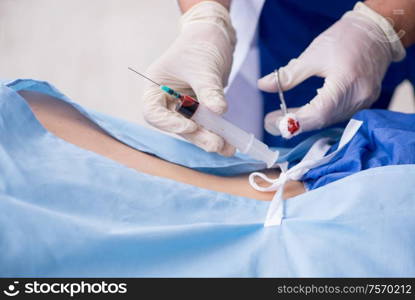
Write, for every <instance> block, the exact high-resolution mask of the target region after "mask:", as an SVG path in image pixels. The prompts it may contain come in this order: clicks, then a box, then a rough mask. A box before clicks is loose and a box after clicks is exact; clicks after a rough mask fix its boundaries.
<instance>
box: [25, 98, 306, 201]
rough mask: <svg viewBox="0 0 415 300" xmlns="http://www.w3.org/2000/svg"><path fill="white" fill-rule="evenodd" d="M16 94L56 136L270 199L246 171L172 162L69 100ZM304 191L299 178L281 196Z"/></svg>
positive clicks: (170, 174) (149, 167) (122, 159)
mask: <svg viewBox="0 0 415 300" xmlns="http://www.w3.org/2000/svg"><path fill="white" fill-rule="evenodd" d="M19 94H20V95H21V96H23V97H24V98H25V99H26V101H27V102H28V104H29V105H30V107H31V109H32V111H33V113H34V115H35V116H36V118H37V119H38V120H39V122H40V123H41V124H42V125H43V126H44V127H45V128H46V130H48V131H49V132H51V133H52V134H54V135H55V136H57V137H59V138H61V139H63V140H65V141H67V142H69V143H71V144H74V145H76V146H78V147H80V148H83V149H86V150H90V151H93V152H95V153H97V154H99V155H102V156H105V157H108V158H110V159H112V160H114V161H116V162H118V163H120V164H122V165H124V166H127V167H130V168H133V169H136V170H137V171H139V172H142V173H146V174H150V175H154V176H158V177H164V178H169V179H173V180H175V181H179V182H183V183H187V184H191V185H194V186H197V187H200V188H204V189H209V190H214V191H218V192H223V193H228V194H232V195H237V196H243V197H248V198H252V199H257V200H271V199H272V197H273V196H274V193H275V192H266V193H264V192H258V191H256V190H254V189H253V188H252V187H251V186H250V185H249V183H248V175H249V174H244V175H240V176H231V177H224V176H214V175H209V174H205V173H202V172H199V171H196V170H193V169H190V168H186V167H183V166H179V165H176V164H173V163H171V162H168V161H165V160H162V159H160V158H158V157H155V156H153V155H149V154H147V153H144V152H140V151H138V150H136V149H134V148H132V147H130V146H128V145H126V144H124V143H122V142H120V141H118V140H116V139H114V138H113V137H111V136H110V135H108V134H107V133H105V132H104V131H103V130H102V129H101V128H100V127H98V126H97V125H95V124H94V123H92V122H91V121H90V120H89V119H87V118H86V117H84V116H83V115H81V114H80V113H79V112H78V111H77V110H76V109H74V108H73V107H72V106H70V105H69V104H66V103H64V102H62V101H60V100H57V99H55V98H53V97H50V96H47V95H44V94H40V93H36V92H29V91H21V92H19ZM264 173H265V174H267V175H268V176H269V177H271V178H277V177H278V176H279V172H278V171H277V170H275V169H274V170H265V171H264ZM258 183H259V184H261V185H263V184H264V183H263V182H262V183H261V182H258ZM304 192H305V190H304V186H303V184H302V183H301V182H298V181H295V182H289V183H288V184H287V186H286V188H285V191H284V196H285V198H290V197H294V196H296V195H299V194H302V193H304Z"/></svg>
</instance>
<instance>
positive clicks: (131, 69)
mask: <svg viewBox="0 0 415 300" xmlns="http://www.w3.org/2000/svg"><path fill="white" fill-rule="evenodd" d="M128 69H129V70H130V71H133V72H135V73H137V74H138V75H140V76H142V77H144V78H145V79H147V80H150V81H151V82H152V83H154V84H157V85H158V86H161V84H160V83H157V82H155V81H154V80H153V79H150V78H148V77H147V76H146V75H144V74H141V73H140V72H138V71H136V70H134V69H133V68H130V67H128Z"/></svg>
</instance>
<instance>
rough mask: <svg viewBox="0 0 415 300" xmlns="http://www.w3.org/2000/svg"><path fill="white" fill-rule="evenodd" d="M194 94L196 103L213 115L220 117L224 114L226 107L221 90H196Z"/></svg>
mask: <svg viewBox="0 0 415 300" xmlns="http://www.w3.org/2000/svg"><path fill="white" fill-rule="evenodd" d="M195 93H196V97H197V99H198V101H199V102H200V103H202V104H203V105H205V106H206V107H207V108H209V109H210V110H211V111H213V112H214V113H217V114H220V115H221V114H223V113H224V112H226V110H227V108H228V105H227V103H226V100H225V94H224V92H223V89H222V88H210V87H209V88H207V87H205V88H200V89H199V90H196V91H195Z"/></svg>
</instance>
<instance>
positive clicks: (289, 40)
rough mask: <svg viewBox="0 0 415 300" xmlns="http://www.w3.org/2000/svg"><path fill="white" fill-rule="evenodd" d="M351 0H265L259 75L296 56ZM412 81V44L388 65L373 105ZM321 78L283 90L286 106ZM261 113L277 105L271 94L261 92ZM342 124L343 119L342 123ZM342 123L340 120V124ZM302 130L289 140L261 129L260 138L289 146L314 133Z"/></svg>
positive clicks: (383, 104)
mask: <svg viewBox="0 0 415 300" xmlns="http://www.w3.org/2000/svg"><path fill="white" fill-rule="evenodd" d="M356 2H357V1H355V0H342V1H333V0H313V1H311V0H268V1H266V3H265V5H264V8H263V10H262V14H261V17H260V21H259V40H258V43H259V49H260V66H261V76H265V75H266V74H268V73H270V72H272V71H273V70H275V69H276V68H279V67H281V66H284V65H286V64H287V63H288V62H289V61H290V60H291V59H292V58H295V57H298V56H299V55H300V54H301V53H302V52H303V51H304V50H305V49H306V48H307V46H308V45H309V44H310V43H311V42H312V40H313V39H314V38H316V37H317V36H318V35H319V34H320V33H322V32H323V31H324V30H326V29H327V28H328V27H330V26H331V25H332V24H333V23H334V22H336V21H337V20H338V19H339V18H341V16H342V15H343V14H344V13H345V12H346V11H348V10H351V9H353V6H354V5H355V4H356ZM405 79H409V80H410V81H411V82H412V84H414V83H415V47H414V46H413V47H411V48H409V49H407V56H406V58H405V60H403V61H401V62H399V63H393V64H391V66H390V67H389V69H388V71H387V73H386V76H385V78H384V80H383V83H382V92H381V95H380V97H379V99H378V101H376V102H375V103H374V105H373V106H372V107H374V108H387V107H388V105H389V102H390V100H391V97H392V95H393V93H394V91H395V88H396V86H397V85H398V84H400V83H401V82H402V81H403V80H405ZM323 81H324V80H323V79H322V78H317V77H313V78H310V79H308V80H306V81H305V82H303V83H302V84H300V85H298V86H297V87H296V88H294V89H292V90H291V91H288V92H286V98H287V105H288V107H298V106H302V105H304V104H306V103H307V102H309V101H310V100H311V99H312V98H313V97H314V96H315V95H316V89H318V88H319V87H321V86H322V85H323ZM262 94H263V99H264V117H265V114H266V113H268V112H271V111H274V110H277V109H279V102H278V101H277V98H276V95H275V94H270V93H262ZM344 124H346V123H344ZM344 124H340V125H341V126H343V125H344ZM314 133H315V132H311V133H304V134H300V135H299V136H297V137H294V138H292V139H291V140H284V139H282V138H281V137H275V136H272V135H270V134H269V133H267V132H266V131H265V130H264V141H265V143H267V144H268V145H271V146H276V145H278V146H280V147H281V146H282V147H293V146H294V145H296V144H298V143H299V142H300V141H301V140H304V139H305V138H306V137H308V136H310V135H312V134H314Z"/></svg>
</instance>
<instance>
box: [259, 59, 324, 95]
mask: <svg viewBox="0 0 415 300" xmlns="http://www.w3.org/2000/svg"><path fill="white" fill-rule="evenodd" d="M278 73H279V74H278V75H279V83H280V84H281V89H282V90H283V91H287V90H290V89H292V88H293V87H295V86H297V85H298V84H300V83H301V82H303V81H304V80H306V79H307V78H309V77H311V76H313V75H315V74H316V70H315V68H314V66H313V64H312V63H311V62H310V61H309V60H307V59H306V58H294V59H292V60H290V62H289V63H288V64H287V65H286V66H285V67H281V68H279V69H278ZM258 88H259V89H260V90H262V91H264V92H278V82H277V77H276V74H275V72H272V73H270V74H268V75H266V76H264V77H262V78H261V79H259V80H258Z"/></svg>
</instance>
